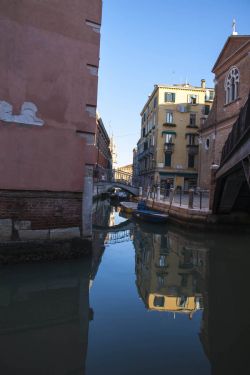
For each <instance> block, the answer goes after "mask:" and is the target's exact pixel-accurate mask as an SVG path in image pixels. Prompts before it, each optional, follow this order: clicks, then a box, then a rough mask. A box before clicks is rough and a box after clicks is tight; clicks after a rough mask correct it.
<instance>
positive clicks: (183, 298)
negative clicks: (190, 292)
mask: <svg viewBox="0 0 250 375" xmlns="http://www.w3.org/2000/svg"><path fill="white" fill-rule="evenodd" d="M187 302H188V297H186V296H181V297H178V302H177V305H178V306H179V307H183V308H184V307H186V305H187Z"/></svg>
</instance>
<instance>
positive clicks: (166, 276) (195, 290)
mask: <svg viewBox="0 0 250 375" xmlns="http://www.w3.org/2000/svg"><path fill="white" fill-rule="evenodd" d="M134 244H135V249H136V276H137V287H138V291H139V293H140V295H141V297H142V298H143V301H144V303H145V305H146V307H147V308H148V309H150V310H158V311H171V312H183V313H188V314H189V315H190V317H191V316H192V314H193V313H194V312H195V311H196V310H198V309H200V308H201V307H202V295H201V289H202V278H203V274H204V270H205V265H206V251H205V250H204V249H203V248H202V247H201V245H200V243H196V242H194V241H193V242H190V240H187V239H185V237H181V236H180V235H179V234H175V232H171V231H170V230H169V231H168V232H167V233H165V234H164V233H159V234H156V233H154V232H151V233H150V232H148V231H147V229H146V231H145V229H142V230H141V229H140V227H138V226H137V227H136V230H135V237H134Z"/></svg>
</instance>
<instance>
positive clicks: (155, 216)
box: [133, 210, 168, 223]
mask: <svg viewBox="0 0 250 375" xmlns="http://www.w3.org/2000/svg"><path fill="white" fill-rule="evenodd" d="M133 216H134V217H135V218H136V219H140V220H144V221H149V222H151V223H163V222H165V221H167V219H168V215H167V214H163V213H161V212H158V211H153V210H136V211H134V212H133Z"/></svg>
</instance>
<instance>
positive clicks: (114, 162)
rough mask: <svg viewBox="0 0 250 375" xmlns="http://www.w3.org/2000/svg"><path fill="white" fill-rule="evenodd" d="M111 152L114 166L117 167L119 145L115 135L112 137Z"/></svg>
mask: <svg viewBox="0 0 250 375" xmlns="http://www.w3.org/2000/svg"><path fill="white" fill-rule="evenodd" d="M110 152H111V155H112V165H113V167H114V168H116V165H117V147H116V144H115V140H114V136H113V135H112V136H111V137H110Z"/></svg>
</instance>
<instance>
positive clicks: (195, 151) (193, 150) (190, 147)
mask: <svg viewBox="0 0 250 375" xmlns="http://www.w3.org/2000/svg"><path fill="white" fill-rule="evenodd" d="M187 148H188V153H189V154H192V155H197V154H198V150H199V145H190V144H188V145H187Z"/></svg>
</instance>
